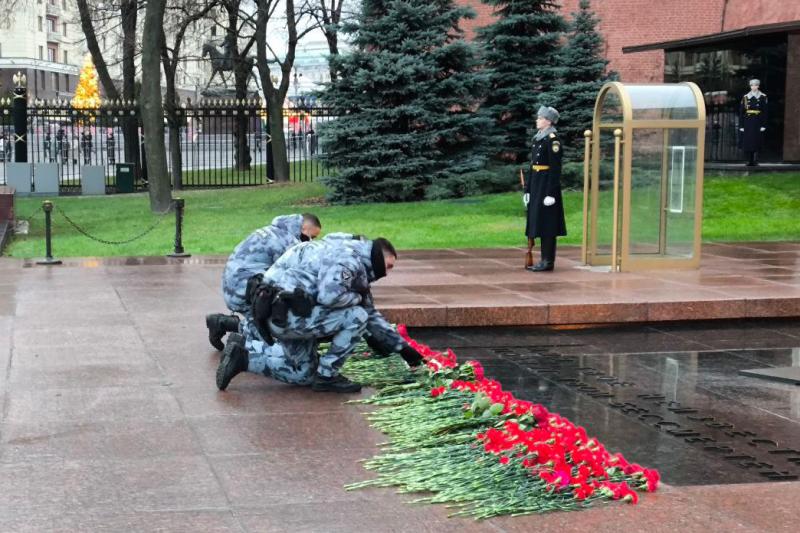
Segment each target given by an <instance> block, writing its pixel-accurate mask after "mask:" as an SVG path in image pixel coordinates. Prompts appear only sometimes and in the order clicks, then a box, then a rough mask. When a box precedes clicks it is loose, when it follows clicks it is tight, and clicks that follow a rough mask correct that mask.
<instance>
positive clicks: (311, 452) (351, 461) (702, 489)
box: [0, 258, 800, 532]
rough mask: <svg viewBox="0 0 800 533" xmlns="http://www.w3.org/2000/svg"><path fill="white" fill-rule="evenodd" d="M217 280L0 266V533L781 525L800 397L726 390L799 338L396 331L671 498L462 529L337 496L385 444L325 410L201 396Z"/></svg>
mask: <svg viewBox="0 0 800 533" xmlns="http://www.w3.org/2000/svg"><path fill="white" fill-rule="evenodd" d="M156 259H157V258H156ZM193 259H194V258H193ZM222 263H223V261H221V260H197V261H192V260H190V261H187V262H182V263H181V262H167V261H164V260H155V259H154V260H140V259H135V258H134V259H120V260H115V261H95V260H80V261H73V262H71V263H68V264H67V265H65V266H64V267H63V268H52V267H42V268H34V267H31V268H24V266H23V263H21V262H19V261H13V260H5V259H0V398H2V410H1V411H0V531H15V532H17V531H37V532H38V531H117V530H123V531H155V530H165V531H192V532H195V531H236V532H242V531H321V532H330V531H347V532H352V531H365V532H373V531H436V532H446V531H459V532H470V531H493V532H497V531H532V530H536V531H576V530H587V529H591V530H592V531H614V532H617V531H619V530H620V529H628V530H632V531H642V530H648V531H653V532H658V531H665V532H666V531H669V532H674V531H794V530H795V529H796V516H795V513H796V511H795V509H797V507H798V505H800V482H794V481H776V480H774V479H778V478H777V477H776V476H775V475H773V476H771V478H770V477H766V476H763V475H761V474H759V473H758V472H759V471H774V472H777V474H778V475H780V474H781V473H782V472H787V473H788V475H795V474H796V473H797V467H796V463H794V462H792V461H791V460H790V459H792V458H793V457H795V455H794V451H793V450H794V449H797V448H800V439H799V438H798V429H797V428H798V416H799V415H798V411H800V398H799V397H798V395H800V388H798V387H792V386H789V385H785V384H778V383H770V382H765V381H763V380H760V379H757V378H747V377H744V376H738V375H737V371H738V369H741V368H753V367H754V366H759V365H761V366H770V365H787V364H795V365H797V364H798V362H797V359H796V358H797V352H796V348H797V347H799V346H800V325H798V323H797V322H796V321H789V320H782V321H766V322H765V321H759V322H756V321H746V322H745V321H741V322H712V323H703V324H691V325H681V324H677V325H676V324H656V325H639V326H628V327H617V328H612V329H607V328H605V329H596V328H595V329H591V328H585V329H574V328H568V329H563V328H561V329H559V328H512V329H508V328H505V329H497V328H476V329H471V330H468V329H453V328H450V329H447V330H444V329H440V330H436V329H426V330H423V329H415V330H413V334H415V335H418V336H419V337H420V338H422V339H424V340H426V341H428V342H430V343H431V344H433V345H434V346H437V347H445V346H452V347H453V348H454V349H456V351H457V352H458V353H459V354H460V356H461V357H462V358H468V357H474V358H479V359H481V360H483V361H484V362H485V364H486V366H487V370H488V372H489V374H491V375H494V376H496V377H498V378H500V379H501V380H502V381H503V383H504V384H505V385H506V386H507V387H508V388H511V389H512V390H514V391H515V392H516V393H517V394H518V395H520V396H523V397H528V398H531V399H534V400H537V401H541V402H543V403H545V404H546V405H547V406H548V407H549V408H551V409H553V410H555V411H558V412H561V413H562V414H564V415H565V416H568V417H570V418H571V419H573V420H574V421H575V422H576V423H579V424H581V425H584V426H585V427H586V428H587V429H588V430H589V432H590V433H592V434H594V435H596V436H598V437H599V438H601V439H602V440H603V441H604V442H605V443H606V444H607V445H608V446H609V447H610V448H612V449H614V450H616V451H621V452H623V453H624V454H625V455H626V456H627V457H629V458H631V459H633V460H637V461H640V462H642V463H643V464H645V465H647V466H654V467H657V468H660V469H661V471H662V473H663V475H664V477H665V480H666V482H667V483H666V484H665V485H664V487H663V489H662V490H660V491H659V492H658V493H656V494H652V495H647V496H646V497H644V498H643V499H642V502H641V503H640V504H639V505H638V506H629V505H611V506H603V507H600V508H597V509H592V510H589V511H585V512H579V513H561V514H552V515H548V516H543V517H539V516H537V517H521V518H502V519H497V520H491V521H488V522H483V523H474V522H472V521H468V520H461V519H458V520H456V519H448V518H447V514H448V511H447V509H446V508H443V507H441V506H412V505H408V504H407V503H406V502H408V501H410V500H411V499H412V497H410V496H404V495H397V494H394V493H393V492H392V491H390V490H365V491H356V492H345V491H344V490H343V488H342V487H343V486H344V485H345V484H346V483H350V482H354V481H358V480H361V479H364V478H365V477H366V476H368V475H369V474H368V473H367V472H365V471H364V470H363V469H362V468H361V466H360V465H359V463H358V461H359V460H361V459H365V458H369V457H371V456H372V455H374V454H375V453H376V450H377V444H378V443H380V442H382V441H383V440H384V437H383V436H382V435H380V434H378V433H376V432H375V431H373V430H372V429H370V428H369V427H368V425H367V423H366V421H365V420H364V419H363V418H362V416H361V411H362V409H360V408H358V407H354V406H350V405H343V403H342V400H343V398H341V397H339V396H335V395H329V394H311V393H309V392H308V391H307V390H306V389H303V388H297V387H289V386H286V385H282V384H278V383H275V382H273V381H271V380H268V379H266V378H262V377H259V376H250V375H246V376H241V377H237V378H236V379H235V380H234V381H233V383H232V384H231V386H230V388H229V390H228V392H225V393H222V392H219V391H217V390H216V387H215V386H214V371H215V370H216V366H217V362H218V358H219V354H218V353H217V352H215V351H214V350H213V349H212V348H211V347H210V346H209V345H208V341H207V339H206V330H205V325H204V321H203V316H204V315H205V314H206V313H208V312H215V311H219V310H221V309H223V304H222V299H221V295H220V288H219V284H220V282H219V280H220V275H221V271H222ZM604 394H611V396H604ZM670 402H673V403H670ZM674 402H680V404H677V403H674ZM628 404H630V405H628ZM645 409H646V411H644V410H645ZM687 409H688V410H689V411H687ZM681 410H683V411H681ZM695 410H696V411H695ZM647 415H651V416H647ZM656 417H660V418H656ZM690 417H693V418H694V419H693V418H690ZM711 417H713V420H712V419H711ZM695 419H696V420H695ZM663 422H673V423H675V424H679V426H675V425H670V424H664V423H663ZM658 423H661V424H660V425H657V424H658ZM670 430H672V431H673V433H670ZM681 431H688V432H696V433H698V435H696V436H695V435H692V436H690V435H689V434H688V433H680V432H681ZM676 433H677V434H676ZM739 433H741V434H739ZM751 433H752V434H751ZM692 438H695V439H714V440H713V441H711V440H697V441H693V442H690V441H688V440H687V439H692ZM712 445H713V446H715V447H716V448H706V446H712ZM778 450H792V451H791V452H788V451H784V452H781V453H778V454H775V453H770V452H774V451H778ZM729 456H731V457H729ZM748 462H749V463H760V464H759V465H758V466H754V465H747V464H746V463H748ZM766 464H769V465H770V466H766Z"/></svg>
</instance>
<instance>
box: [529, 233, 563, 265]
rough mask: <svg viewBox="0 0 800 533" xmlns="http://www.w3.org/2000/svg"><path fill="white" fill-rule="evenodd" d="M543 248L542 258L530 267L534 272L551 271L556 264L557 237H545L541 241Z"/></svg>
mask: <svg viewBox="0 0 800 533" xmlns="http://www.w3.org/2000/svg"><path fill="white" fill-rule="evenodd" d="M540 246H541V249H542V260H541V261H539V262H538V263H536V264H535V265H533V266H532V267H529V268H528V270H530V271H532V272H550V271H552V270H553V268H555V264H556V238H555V237H543V238H542V239H541V243H540Z"/></svg>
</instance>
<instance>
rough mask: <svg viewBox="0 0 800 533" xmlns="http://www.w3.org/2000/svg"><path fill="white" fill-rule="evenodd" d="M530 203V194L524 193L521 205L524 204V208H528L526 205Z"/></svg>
mask: <svg viewBox="0 0 800 533" xmlns="http://www.w3.org/2000/svg"><path fill="white" fill-rule="evenodd" d="M530 201H531V195H530V194H528V193H525V194H523V195H522V203H523V204H525V207H528V204H529V203H530Z"/></svg>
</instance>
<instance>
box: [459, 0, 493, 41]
mask: <svg viewBox="0 0 800 533" xmlns="http://www.w3.org/2000/svg"><path fill="white" fill-rule="evenodd" d="M455 1H456V4H461V5H463V6H469V7H471V8H472V9H473V11H475V13H476V14H477V15H478V16H477V17H476V18H474V19H469V20H464V21H462V22H461V28H462V29H463V30H464V31H466V37H467V39H469V40H472V39H473V38H474V37H475V28H480V27H481V26H486V25H487V24H489V23H491V22H492V19H493V18H494V15H493V14H492V11H493V8H492V6H489V5H486V4H484V3H483V2H481V0H455Z"/></svg>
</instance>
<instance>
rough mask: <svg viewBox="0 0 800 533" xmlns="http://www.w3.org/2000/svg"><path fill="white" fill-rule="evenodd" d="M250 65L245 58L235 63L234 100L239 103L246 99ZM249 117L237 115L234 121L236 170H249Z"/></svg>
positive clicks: (234, 159) (250, 158)
mask: <svg viewBox="0 0 800 533" xmlns="http://www.w3.org/2000/svg"><path fill="white" fill-rule="evenodd" d="M249 65H250V63H249V62H248V61H247V58H246V57H240V60H239V61H237V62H236V65H235V68H234V71H233V74H234V79H235V80H236V100H237V101H241V100H244V99H246V98H247V82H248V81H249V80H250V70H249V69H248V68H247V67H248V66H249ZM248 119H249V117H247V116H245V115H244V114H242V113H238V114H237V115H236V118H235V119H234V128H233V141H234V142H233V144H234V153H233V162H234V165H236V170H250V162H251V160H252V157H251V156H250V145H249V144H248V143H247V121H248Z"/></svg>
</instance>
